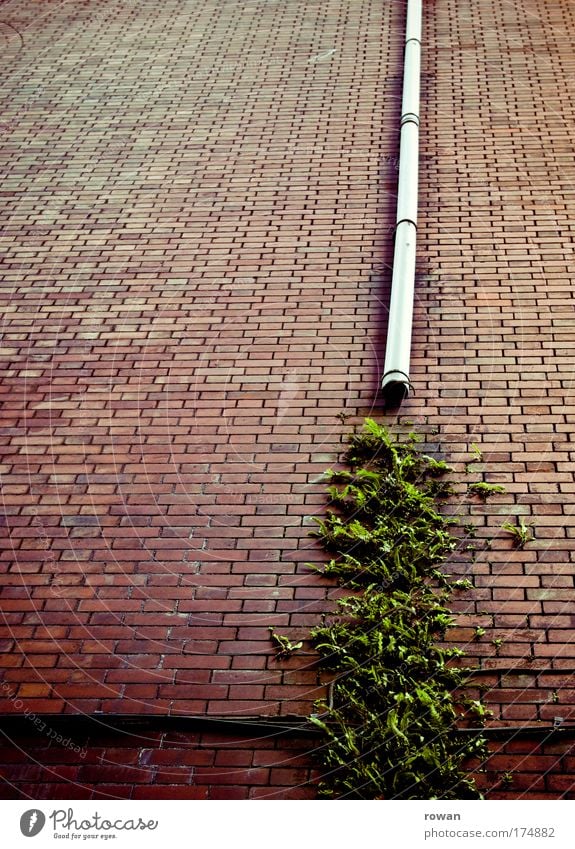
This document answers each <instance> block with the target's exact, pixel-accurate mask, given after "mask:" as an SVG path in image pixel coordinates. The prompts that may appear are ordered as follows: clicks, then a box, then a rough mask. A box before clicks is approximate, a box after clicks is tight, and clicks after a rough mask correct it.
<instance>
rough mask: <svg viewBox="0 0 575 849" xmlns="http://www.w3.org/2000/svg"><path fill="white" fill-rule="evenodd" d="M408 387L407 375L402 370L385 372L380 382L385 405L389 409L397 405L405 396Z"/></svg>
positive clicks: (407, 392) (409, 385)
mask: <svg viewBox="0 0 575 849" xmlns="http://www.w3.org/2000/svg"><path fill="white" fill-rule="evenodd" d="M410 388H411V383H410V382H409V377H408V376H407V375H406V374H404V373H403V372H401V371H395V372H388V374H385V375H384V376H383V380H382V383H381V391H382V393H383V397H384V400H385V406H386V407H387V408H390V409H394V408H397V407H399V406H400V405H401V403H402V401H404V400H405V399H406V398H407V396H408V394H409V390H410Z"/></svg>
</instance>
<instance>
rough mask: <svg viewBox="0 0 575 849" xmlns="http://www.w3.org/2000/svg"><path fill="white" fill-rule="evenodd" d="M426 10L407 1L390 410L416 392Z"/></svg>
mask: <svg viewBox="0 0 575 849" xmlns="http://www.w3.org/2000/svg"><path fill="white" fill-rule="evenodd" d="M421 6H422V0H408V3H407V24H406V27H405V58H404V66H403V98H402V104H401V135H400V143H399V179H398V188H397V213H396V219H395V222H396V226H395V247H394V254H393V272H392V278H391V301H390V304H389V323H388V329H387V345H386V349H385V365H384V369H383V378H382V381H381V388H382V391H383V394H384V395H385V397H386V400H388V401H389V402H391V404H400V403H401V401H402V400H403V399H404V398H405V396H406V395H407V393H408V390H409V388H410V386H411V383H410V380H409V359H410V350H411V328H412V324H413V294H414V281H415V247H416V239H417V184H418V168H419V84H420V67H421Z"/></svg>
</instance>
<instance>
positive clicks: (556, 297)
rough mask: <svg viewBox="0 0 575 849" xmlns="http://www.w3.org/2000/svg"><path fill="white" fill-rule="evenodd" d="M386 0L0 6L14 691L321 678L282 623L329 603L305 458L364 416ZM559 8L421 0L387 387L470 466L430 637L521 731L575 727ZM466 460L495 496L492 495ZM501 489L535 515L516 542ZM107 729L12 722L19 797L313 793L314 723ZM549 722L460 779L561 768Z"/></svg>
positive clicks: (567, 9) (565, 28) (383, 230)
mask: <svg viewBox="0 0 575 849" xmlns="http://www.w3.org/2000/svg"><path fill="white" fill-rule="evenodd" d="M404 11H405V8H404V4H403V3H394V4H391V3H380V2H377V0H358V2H355V3H353V4H351V3H344V2H341V0H326V2H321V3H319V2H317V3H316V2H309V0H291V2H290V3H274V2H269V0H268V2H265V1H264V0H253V2H248V0H245V2H241V3H225V2H219V0H207V1H206V2H199V0H181V1H180V2H178V0H166V2H163V3H161V4H160V3H156V2H146V3H144V4H132V3H124V4H121V3H119V2H114V0H109V2H108V0H101V2H90V3H84V2H80V1H79V0H78V2H72V3H67V4H65V5H61V4H59V3H57V2H56V0H49V2H47V3H43V4H42V5H41V9H40V8H39V6H38V5H37V4H34V3H28V2H24V0H16V2H13V3H10V4H9V5H8V6H6V8H5V9H4V10H3V20H4V22H5V23H4V24H3V25H2V26H1V27H0V33H1V35H2V37H3V38H4V40H5V42H6V51H5V55H6V56H7V62H6V77H7V81H8V85H7V87H5V91H6V95H5V102H4V109H3V113H2V144H3V152H4V153H5V154H7V156H8V159H7V161H8V169H7V175H6V179H5V180H4V182H3V186H2V198H3V201H4V204H5V206H6V208H7V210H8V215H7V216H6V226H5V227H4V229H3V230H2V234H1V238H2V243H3V247H4V249H5V259H4V281H5V282H4V288H3V297H4V298H5V315H4V319H3V322H2V328H1V329H2V334H3V335H2V343H1V344H2V354H3V358H4V362H5V368H4V372H3V378H2V382H1V384H0V391H1V392H2V400H3V402H4V403H3V405H2V411H1V415H2V417H3V420H2V429H1V431H0V439H1V441H2V466H1V467H0V471H1V472H2V483H3V489H2V498H3V507H4V511H5V521H6V529H7V534H6V540H7V544H6V545H5V546H4V548H3V552H2V555H1V556H2V565H3V568H2V574H1V575H0V582H1V589H2V596H1V607H2V615H3V623H2V631H1V633H0V652H1V653H2V654H1V664H2V668H3V670H4V673H3V678H2V691H1V693H0V695H2V696H3V700H2V704H1V705H0V710H2V711H21V710H22V705H24V704H26V705H27V706H28V709H29V710H33V711H35V712H36V713H39V712H47V713H49V712H66V711H68V712H78V711H82V712H88V713H91V712H94V711H96V710H103V711H116V712H130V713H135V712H141V713H149V712H165V711H170V712H176V711H181V712H185V713H193V714H208V715H219V716H221V715H230V716H234V715H240V716H251V715H270V714H272V715H279V714H291V713H295V714H305V713H306V712H307V711H308V710H309V708H310V704H311V702H312V701H313V699H314V698H315V697H317V695H318V694H319V693H320V692H321V686H322V682H321V681H320V680H319V678H318V674H317V669H316V666H315V664H314V658H313V656H311V655H307V654H303V655H300V656H299V657H296V658H293V659H291V660H289V661H288V662H285V663H283V662H282V663H278V662H277V660H276V659H275V657H274V653H273V649H272V646H271V644H270V641H269V631H268V627H269V626H270V625H273V626H275V627H277V628H278V630H280V631H281V632H283V633H286V634H289V635H290V636H292V637H295V638H299V637H301V636H303V635H304V634H305V632H306V628H307V627H308V626H309V625H313V624H315V623H316V622H317V621H318V617H319V614H320V612H321V611H322V610H324V609H326V604H329V599H327V596H328V594H329V591H330V588H329V587H328V586H326V585H325V584H324V583H323V582H322V580H321V579H320V578H319V577H318V576H317V575H313V574H310V573H309V571H308V570H307V569H306V567H305V562H306V561H307V560H310V559H318V558H319V557H320V556H321V554H320V552H319V551H318V549H317V547H316V546H315V545H314V544H313V542H312V541H310V540H309V538H308V536H307V532H308V530H309V517H310V516H312V515H313V514H315V513H317V512H321V511H322V510H323V506H324V500H323V487H322V485H321V483H319V481H318V478H319V475H320V473H321V472H322V471H323V470H324V468H325V467H326V466H328V465H332V464H333V463H334V462H336V460H337V453H338V447H339V444H340V438H341V435H342V433H343V432H344V430H345V428H342V427H341V426H340V423H339V421H338V420H337V418H336V415H337V413H338V412H339V411H341V410H342V409H345V410H346V411H347V412H348V413H350V414H351V415H352V419H351V420H352V421H353V420H359V418H360V417H361V416H363V415H365V414H367V413H375V414H382V415H383V409H382V407H381V404H380V402H379V400H374V399H376V398H377V391H378V382H379V377H380V370H381V362H382V355H383V341H384V331H385V316H386V304H387V299H388V289H387V287H388V284H389V267H388V265H389V261H390V254H391V235H390V234H391V228H392V223H393V212H394V210H393V206H394V192H395V181H396V176H397V173H396V157H397V117H398V110H399V102H398V97H399V93H400V85H401V79H400V75H401V40H402V28H403V19H404ZM574 29H575V21H574V20H573V9H572V6H571V4H570V3H568V2H567V0H539V2H537V3H535V2H534V0H528V2H526V3H523V4H515V5H513V4H500V3H496V2H494V1H493V2H487V3H485V2H479V0H468V1H467V2H460V0H438V2H435V3H433V4H429V3H428V4H426V13H425V43H426V49H425V53H424V68H423V87H422V95H423V102H422V118H423V121H422V167H421V219H420V239H419V256H418V269H419V271H418V279H417V300H416V310H415V328H414V343H413V370H412V380H413V382H414V384H415V386H416V394H415V395H414V396H413V397H412V398H410V399H408V400H407V402H406V403H405V406H404V408H403V410H402V416H404V417H405V418H406V419H409V420H411V421H414V422H415V423H416V424H417V426H418V427H419V429H420V430H421V431H422V432H424V433H426V434H428V447H429V450H431V451H438V450H441V451H443V452H444V453H445V454H446V455H447V457H448V459H449V460H450V462H451V463H452V464H453V465H454V466H455V468H456V470H457V473H458V474H457V481H458V483H457V485H456V486H457V489H458V491H459V492H460V494H461V497H460V498H456V499H455V500H454V504H453V505H452V507H453V509H454V510H456V509H457V510H458V511H460V512H463V513H464V514H465V516H466V518H465V521H466V522H470V523H473V524H474V525H475V526H476V528H477V543H478V546H479V547H478V551H477V553H476V557H475V559H473V556H472V553H471V552H468V553H467V554H463V553H462V554H461V555H460V556H458V557H456V558H454V561H453V569H454V570H455V571H461V572H462V573H463V574H466V575H468V576H471V577H472V578H473V581H474V585H475V586H474V589H473V590H471V591H469V592H468V593H466V594H465V595H462V596H461V597H460V598H459V600H458V602H457V613H458V626H459V628H458V630H457V631H454V632H453V633H452V635H451V636H452V639H453V640H455V641H457V642H458V643H459V644H462V645H465V646H466V648H467V649H468V651H469V653H470V654H471V655H472V658H473V662H474V663H476V665H477V666H478V667H480V668H481V670H482V672H481V674H480V675H478V676H477V680H476V686H477V690H476V692H477V694H478V695H482V694H483V695H484V696H485V700H486V701H487V702H488V703H489V705H490V707H491V708H492V710H493V711H494V722H496V723H497V724H498V725H500V724H509V725H510V726H511V727H513V728H520V727H521V726H523V725H525V724H528V725H533V724H535V723H540V722H545V723H547V722H550V721H551V720H552V719H553V717H554V716H561V717H563V718H564V720H565V721H566V722H569V721H571V722H572V721H575V717H573V718H572V714H573V703H574V701H575V700H574V698H573V695H574V692H575V686H574V684H573V680H572V670H573V669H575V649H573V642H572V639H571V626H572V623H573V621H574V619H573V617H574V616H575V609H574V608H573V591H574V587H573V576H574V574H575V564H574V563H573V554H572V550H573V539H575V522H574V520H573V510H572V499H573V492H575V481H574V478H573V469H572V463H571V459H572V451H571V448H570V445H571V429H572V425H573V416H574V415H575V407H574V406H573V405H572V403H571V394H572V364H571V356H570V351H571V346H572V317H573V297H572V293H571V279H570V266H571V260H572V247H571V245H572V224H571V219H572V215H571V214H570V213H571V205H572V197H573V186H572V177H573V167H574V166H573V162H572V159H573V156H572V154H573V150H572V144H571V142H570V139H569V127H570V125H571V123H572V119H573V114H572V111H573V107H572V105H571V103H570V100H569V96H568V94H569V89H570V85H569V80H570V78H571V76H572V75H573V70H574V68H573V64H574V62H575V60H574V59H573V55H572V50H571V47H570V45H571V42H572V34H573V31H574ZM15 33H20V35H17V34H15ZM385 419H386V420H387V421H389V422H395V421H396V419H395V417H394V416H392V415H387V416H385ZM437 430H438V431H439V433H438V435H437ZM471 443H477V445H478V446H479V447H480V449H481V451H482V454H483V458H482V460H481V462H479V461H477V462H474V463H473V464H472V466H471V468H470V469H469V471H468V473H467V475H466V473H465V468H466V464H467V463H468V462H469V461H470V460H471V459H472V458H471V456H470V444H471ZM467 479H470V480H477V479H485V480H487V481H490V482H497V483H503V484H504V485H505V487H506V492H505V494H503V495H498V496H496V497H494V498H492V499H490V500H489V501H488V503H487V504H485V505H484V504H482V503H480V502H479V501H476V500H470V499H467V498H466V497H465V489H466V480H467ZM519 515H521V516H523V517H524V518H525V520H526V521H529V522H533V523H534V525H535V536H536V539H535V541H534V542H533V543H530V544H529V545H528V546H526V548H525V549H523V550H513V549H512V544H511V540H510V537H509V536H508V535H507V534H505V533H504V532H503V531H502V530H501V524H502V522H504V521H506V520H510V519H513V517H517V516H519ZM487 540H491V543H490V547H488V548H486V547H484V545H483V544H484V543H485V542H486V541H487ZM477 625H481V627H483V628H485V630H486V634H485V635H484V636H482V637H481V638H480V639H473V635H474V633H475V631H474V629H475V627H476V626H477ZM493 640H495V641H496V642H495V643H494V642H492V641H493ZM500 640H501V643H499V642H498V641H500ZM509 668H511V670H512V671H509V672H508V671H506V670H509ZM498 670H501V672H498ZM485 688H487V689H485ZM112 738H113V735H111V733H110V741H111V742H109V743H108V742H107V741H106V739H105V735H103V736H102V737H101V739H98V740H96V739H93V738H92V739H90V740H87V741H84V744H85V745H86V753H87V754H86V757H85V761H83V762H82V763H81V764H78V762H77V761H73V760H71V759H68V758H69V751H68V750H66V749H65V748H62V747H61V746H57V745H56V744H53V743H52V744H51V745H50V746H49V747H48V744H47V742H46V740H44V741H40V742H39V741H38V740H37V739H36V738H33V739H32V738H30V739H27V740H15V741H14V745H7V746H6V747H5V748H4V749H3V750H2V753H1V755H2V757H0V762H3V763H5V764H6V765H5V767H4V768H3V773H4V777H5V779H6V782H7V783H6V788H7V789H6V795H8V794H12V795H23V796H30V797H32V798H42V797H46V796H52V797H58V796H59V797H61V798H66V797H72V796H73V795H75V794H78V795H79V797H86V796H90V795H92V794H95V795H98V794H101V795H106V794H107V795H108V796H111V797H123V796H126V795H127V796H131V797H133V798H147V797H151V796H156V797H158V796H159V795H161V794H164V793H165V794H166V795H167V796H168V797H170V798H216V797H218V796H217V794H224V795H225V794H228V795H227V796H226V798H248V797H249V798H260V797H261V796H263V797H272V798H291V797H292V794H294V793H295V794H296V795H297V794H298V793H299V792H302V793H304V794H309V793H311V792H312V789H311V785H310V784H309V783H306V782H309V779H310V774H309V769H310V768H311V760H310V758H309V757H308V758H306V757H303V756H302V754H301V751H302V750H303V749H305V748H306V747H308V748H309V741H307V742H305V741H303V742H301V741H300V743H299V744H298V746H299V747H300V748H298V749H297V757H295V756H294V757H292V756H291V755H290V753H289V751H287V750H286V749H285V747H287V746H289V745H291V744H289V742H286V741H285V740H278V741H274V742H273V745H271V746H269V747H267V745H266V746H261V745H260V744H261V741H258V743H257V745H255V744H254V743H253V742H252V743H251V744H250V745H244V744H243V743H242V744H241V745H240V743H241V741H239V742H238V741H237V740H236V741H234V740H233V739H232V740H230V739H229V738H226V740H225V741H224V740H223V739H219V740H218V739H216V738H215V737H213V736H212V737H210V736H203V737H201V738H200V737H197V736H193V735H188V737H181V738H178V740H175V741H174V743H173V745H172V744H171V742H170V741H169V740H166V738H165V737H158V739H155V740H154V741H153V742H152V743H150V744H147V743H146V744H142V743H141V742H140V741H132V742H131V743H130V745H124V744H123V743H122V742H121V741H118V740H116V739H112ZM570 746H571V744H570V743H569V742H568V741H562V742H561V743H560V744H555V743H548V744H546V745H545V746H542V747H540V746H537V745H536V744H535V743H532V742H531V741H526V742H525V743H524V742H523V741H514V742H513V743H508V744H506V745H504V744H501V745H499V744H497V745H495V746H494V750H497V751H494V755H493V758H492V761H491V762H490V763H489V764H488V767H487V768H488V772H487V773H479V775H480V780H481V781H483V782H485V784H486V786H488V787H489V788H490V793H491V794H498V793H499V794H505V793H507V794H511V795H515V796H518V795H522V794H525V795H527V796H529V797H533V798H535V797H543V796H550V797H552V798H557V797H559V796H567V797H569V794H570V793H572V791H571V789H570V788H571V786H572V783H571V779H572V778H573V764H572V763H571V759H572V756H571V754H570V751H571V749H570ZM177 750H181V757H180V759H178V760H170V759H171V758H176V755H175V751H177ZM499 750H500V751H499ZM189 758H191V760H189ZM194 758H195V759H197V760H199V761H200V763H197V762H196V760H194ZM226 758H230V759H231V761H232V762H227V763H226V762H225V761H226ZM43 764H44V765H46V764H54V767H53V768H52V767H51V766H42V765H43ZM538 764H539V765H538ZM192 767H193V768H194V772H193V775H192ZM506 772H513V773H515V779H514V784H513V785H510V787H505V788H501V787H499V789H498V784H497V781H498V776H499V775H501V774H504V773H506ZM544 773H545V775H543V774H544ZM542 776H543V777H542ZM13 785H15V786H16V788H17V789H15V790H11V789H10V788H11V787H12V786H13ZM300 786H303V787H304V789H303V790H301V791H300V790H298V789H297V788H298V787H300ZM293 788H296V789H295V790H294V789H293ZM214 794H216V795H214ZM219 797H220V798H221V796H219Z"/></svg>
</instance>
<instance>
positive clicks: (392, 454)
mask: <svg viewBox="0 0 575 849" xmlns="http://www.w3.org/2000/svg"><path fill="white" fill-rule="evenodd" d="M344 459H345V464H346V466H347V468H346V469H344V470H341V471H334V470H331V469H330V470H328V472H327V478H328V482H329V488H328V493H329V498H330V502H331V506H330V508H329V509H328V512H327V515H326V517H325V518H324V519H321V520H317V529H316V530H315V531H314V532H313V533H314V535H315V536H317V537H318V538H319V540H320V541H321V542H322V544H323V546H324V548H325V549H326V551H328V552H329V553H330V554H331V558H330V560H329V562H328V563H327V564H324V565H323V566H314V568H316V569H319V570H321V571H322V572H324V573H325V574H327V575H331V576H334V577H336V578H337V579H338V580H339V582H340V584H341V585H342V586H344V587H346V588H347V589H348V590H349V594H348V595H347V596H345V597H344V598H342V599H340V601H339V602H338V610H337V611H336V613H335V614H334V616H332V617H330V618H328V619H327V620H326V621H324V622H323V624H321V625H320V626H319V627H317V628H315V629H314V630H313V632H312V635H311V636H312V641H313V643H314V645H315V647H316V649H317V650H318V651H319V653H320V656H321V663H322V665H323V667H324V668H325V669H327V670H329V672H330V673H331V676H332V682H331V686H330V698H329V699H327V700H325V701H322V702H319V703H318V704H317V705H316V713H315V714H314V715H312V717H311V720H312V722H313V723H314V724H315V725H316V726H318V727H319V728H321V729H322V731H323V732H324V734H325V739H326V742H325V745H323V746H321V747H320V752H321V758H322V766H323V774H324V779H323V783H322V784H321V787H320V793H321V794H322V796H324V797H327V798H334V799H336V798H355V799H377V798H385V799H391V798H394V799H464V798H481V796H480V793H479V792H478V790H477V789H476V787H475V785H474V782H473V780H472V779H471V778H470V776H469V775H468V774H467V773H466V771H465V769H464V762H465V760H466V759H467V758H468V757H471V756H483V755H484V754H485V740H484V738H483V736H482V735H481V733H478V734H477V735H469V734H463V733H462V732H461V731H460V730H459V727H458V718H459V717H460V716H461V715H462V714H466V715H467V716H471V717H473V718H474V719H475V720H476V722H475V724H477V720H479V723H480V724H481V723H482V721H483V719H484V718H485V716H486V714H487V711H486V710H485V708H484V707H483V705H482V703H481V702H479V701H474V700H471V699H468V698H466V697H465V695H464V693H465V690H464V684H465V676H466V670H465V669H464V668H461V666H460V665H459V664H460V661H459V658H461V656H462V654H463V652H462V651H461V650H459V649H457V648H450V647H446V646H445V644H444V643H442V640H443V638H444V636H445V634H446V632H447V630H448V629H449V628H450V627H451V626H452V616H451V614H450V611H449V609H448V607H447V602H448V599H449V597H450V595H451V593H452V592H453V591H454V590H457V589H458V588H464V587H467V586H469V583H468V582H467V581H457V580H453V579H452V578H450V577H449V576H448V575H447V574H446V573H445V572H444V571H443V570H442V568H441V566H442V564H443V563H444V561H445V559H446V558H447V557H448V555H449V554H450V553H451V552H452V551H453V549H454V548H455V546H456V544H457V543H456V540H455V539H454V538H453V537H452V535H451V533H450V531H449V525H450V523H451V522H452V521H453V520H452V519H448V518H446V517H445V516H444V515H442V514H441V512H440V511H439V509H438V499H441V498H442V497H444V496H445V495H446V494H447V493H448V492H449V491H450V489H449V487H448V486H447V485H445V484H444V482H443V481H442V480H441V476H442V475H443V474H444V473H445V472H447V471H449V470H450V469H449V466H447V465H446V464H445V463H443V462H440V461H437V460H435V459H433V458H432V457H429V456H427V455H426V454H424V453H422V452H420V451H419V450H418V449H417V447H416V440H415V438H414V436H413V435H410V437H409V438H408V439H407V440H406V441H403V442H402V441H399V440H396V439H395V438H394V437H393V436H392V435H391V434H390V433H389V432H388V431H387V430H386V429H385V428H384V427H382V426H380V425H378V424H377V423H376V422H375V421H373V420H371V419H367V420H366V421H365V423H364V427H363V430H362V431H361V432H356V433H353V434H352V435H351V436H350V437H349V445H348V449H347V452H346V454H345V458H344ZM310 565H313V564H310ZM456 664H457V665H456Z"/></svg>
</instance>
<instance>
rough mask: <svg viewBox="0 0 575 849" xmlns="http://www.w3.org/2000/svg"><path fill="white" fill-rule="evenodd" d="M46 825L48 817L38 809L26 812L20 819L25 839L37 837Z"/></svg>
mask: <svg viewBox="0 0 575 849" xmlns="http://www.w3.org/2000/svg"><path fill="white" fill-rule="evenodd" d="M45 825H46V817H45V816H44V814H43V813H42V811H39V810H38V809H37V808H33V809H32V810H31V811H26V812H25V813H23V814H22V816H21V817H20V831H21V832H22V834H23V835H24V836H25V837H36V835H37V834H40V832H41V831H42V829H43V828H44V826H45Z"/></svg>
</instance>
